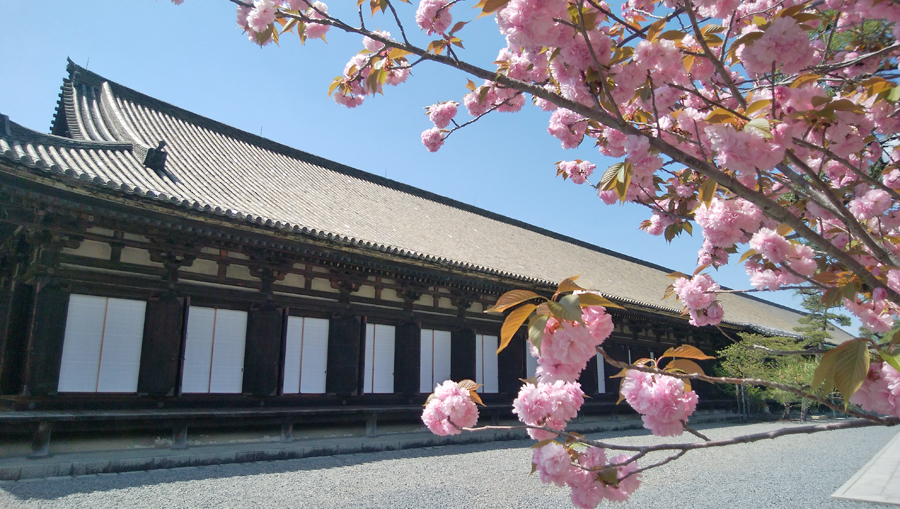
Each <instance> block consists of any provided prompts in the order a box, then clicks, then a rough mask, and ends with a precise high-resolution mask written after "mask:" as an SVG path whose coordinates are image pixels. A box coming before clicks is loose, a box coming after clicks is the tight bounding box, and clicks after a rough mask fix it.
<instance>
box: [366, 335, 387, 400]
mask: <svg viewBox="0 0 900 509" xmlns="http://www.w3.org/2000/svg"><path fill="white" fill-rule="evenodd" d="M363 376H364V377H365V380H364V381H363V392H368V393H392V392H394V326H393V325H380V324H377V325H376V324H366V358H365V370H364V373H363Z"/></svg>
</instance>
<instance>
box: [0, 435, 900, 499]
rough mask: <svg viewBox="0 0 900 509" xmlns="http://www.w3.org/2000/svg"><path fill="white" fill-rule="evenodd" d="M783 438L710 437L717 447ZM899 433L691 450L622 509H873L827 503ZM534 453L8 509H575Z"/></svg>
mask: <svg viewBox="0 0 900 509" xmlns="http://www.w3.org/2000/svg"><path fill="white" fill-rule="evenodd" d="M776 427H777V425H773V424H753V425H744V426H709V427H701V429H702V431H703V432H704V433H705V434H706V435H708V436H709V437H710V438H712V439H714V440H715V439H720V438H725V437H728V436H735V435H738V434H746V433H756V432H761V431H768V430H772V429H775V428H776ZM896 433H897V429H896V428H862V429H855V430H844V431H833V432H828V433H817V434H813V435H798V436H792V437H783V438H779V439H776V440H766V441H762V442H757V443H755V444H750V445H735V446H731V447H727V448H717V449H713V450H707V451H694V452H691V453H689V454H688V455H686V456H685V457H684V458H682V459H680V460H678V461H675V462H672V463H669V464H667V465H665V466H662V467H660V468H656V469H653V470H650V471H648V472H646V473H645V476H644V485H643V486H642V487H641V488H640V489H639V490H638V491H637V492H635V494H634V495H633V496H632V498H631V500H629V501H628V502H627V503H625V504H616V505H615V507H619V508H632V507H634V508H637V507H641V508H646V507H666V508H672V507H677V508H681V507H689V508H703V507H710V508H717V509H720V508H730V507H737V508H745V507H746V508H757V507H789V508H805V507H815V508H830V507H835V508H853V509H860V508H863V507H867V505H866V504H862V503H856V502H839V501H834V500H831V498H830V495H831V493H833V492H834V491H835V490H836V489H837V488H838V487H840V486H841V485H842V484H843V483H844V482H845V481H847V479H849V478H850V477H851V476H852V475H853V474H854V473H856V471H857V470H859V468H861V467H862V466H863V465H864V464H865V463H866V462H867V461H869V459H871V458H872V456H873V455H874V454H875V453H876V452H878V451H879V450H880V449H881V448H882V447H883V446H884V445H885V444H886V443H887V442H888V440H890V438H892V437H893V436H894V434H896ZM613 437H614V438H616V440H615V441H614V442H618V443H629V444H647V443H653V442H658V441H659V440H660V439H657V438H654V437H652V436H649V435H647V434H646V433H642V432H636V431H631V432H620V433H605V434H599V435H594V436H592V438H601V439H604V440H608V439H610V438H613ZM683 440H685V441H691V440H692V437H690V438H688V437H685V438H683ZM529 445H531V442H522V441H520V442H504V443H492V444H479V445H459V446H448V447H432V448H428V449H418V450H406V451H396V452H383V453H372V454H353V455H345V456H333V457H325V458H307V459H302V460H290V461H273V462H261V463H248V464H235V465H221V466H210V467H188V468H179V469H170V470H155V471H149V472H134V473H127V474H100V475H94V476H85V477H77V478H72V477H60V478H50V479H39V480H30V481H19V482H0V507H3V508H7V507H8V508H20V507H21V508H36V507H41V508H45V507H46V508H54V507H79V508H80V507H90V508H107V507H108V508H120V507H122V508H139V507H153V508H157V507H165V508H182V507H183V508H199V507H215V508H228V507H233V508H243V507H315V508H326V507H391V508H395V507H396V508H402V507H410V508H412V507H441V508H444V507H448V508H449V507H459V508H472V507H528V508H534V507H569V504H568V490H567V489H563V488H557V487H556V486H552V485H550V486H548V485H543V484H541V483H540V481H539V480H538V479H537V476H528V472H529V468H530V465H529V463H530V453H531V452H530V450H529V449H528V447H529ZM607 504H608V503H607ZM610 505H611V504H610ZM882 507H883V506H882Z"/></svg>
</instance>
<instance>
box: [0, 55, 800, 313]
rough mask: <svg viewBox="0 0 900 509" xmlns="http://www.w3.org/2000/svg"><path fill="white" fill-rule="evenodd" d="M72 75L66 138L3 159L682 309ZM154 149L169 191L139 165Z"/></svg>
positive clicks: (607, 258)
mask: <svg viewBox="0 0 900 509" xmlns="http://www.w3.org/2000/svg"><path fill="white" fill-rule="evenodd" d="M70 75H71V76H70V79H68V80H65V81H64V85H63V93H62V94H61V99H60V105H59V107H58V108H57V113H56V118H55V120H54V123H53V126H54V127H53V130H54V132H57V133H60V132H63V131H64V130H65V126H67V127H68V132H69V133H70V134H71V135H72V137H73V138H75V139H67V138H63V137H58V136H52V135H44V134H39V133H35V132H33V131H28V130H26V129H24V128H22V127H20V126H17V125H16V124H11V125H12V126H13V128H12V132H13V136H11V137H10V136H0V153H2V156H3V157H4V158H6V159H10V160H13V161H15V162H19V163H22V164H25V165H27V166H30V167H34V168H38V169H42V170H44V171H47V168H57V169H58V171H62V172H64V173H65V174H66V175H67V176H71V177H74V178H78V179H86V180H87V181H92V180H93V179H94V177H98V182H102V184H99V183H98V185H104V186H106V187H109V188H112V189H116V190H119V191H121V192H123V193H130V194H135V195H138V196H141V197H147V198H151V199H156V200H161V201H165V202H167V203H174V204H177V205H179V206H182V207H185V208H187V209H191V210H195V211H200V212H202V213H207V214H215V215H222V216H227V217H233V218H236V219H237V220H239V221H244V222H246V223H251V224H255V225H259V226H260V227H263V228H271V229H286V230H290V231H294V232H297V233H299V234H302V235H312V236H317V237H321V238H328V239H332V240H336V241H338V242H345V243H349V244H353V245H358V246H364V247H366V248H368V249H371V250H373V251H378V252H386V253H392V254H399V255H401V256H407V257H410V258H415V259H420V260H426V261H430V262H434V263H438V264H442V265H447V266H451V267H458V268H463V269H466V270H474V271H479V272H483V273H486V274H493V275H499V276H502V277H508V278H513V279H518V280H522V281H528V282H532V283H538V284H546V285H551V284H554V282H558V281H561V280H562V279H564V278H566V277H569V276H572V275H574V274H581V275H582V278H583V280H588V281H590V282H591V283H592V285H593V287H594V288H595V289H597V290H599V291H601V292H603V293H604V294H605V295H607V296H609V297H613V298H618V299H620V300H622V301H623V302H630V303H634V304H640V305H642V306H648V307H652V308H655V309H660V310H667V311H669V312H675V313H677V312H679V311H680V306H678V305H677V303H676V302H674V301H673V300H668V301H661V300H660V299H661V297H662V294H663V291H664V289H665V288H666V286H668V284H669V283H670V280H669V279H668V278H667V277H666V274H667V273H668V272H669V271H667V270H666V269H664V268H662V267H659V266H656V265H652V264H648V263H645V262H642V261H640V260H636V259H634V258H631V257H627V256H623V255H619V254H617V253H614V252H611V251H609V250H606V249H603V248H600V247H597V246H592V245H589V244H587V243H584V242H580V241H578V240H575V239H571V238H568V237H564V236H561V235H558V234H555V233H553V232H549V231H546V230H543V229H540V228H536V227H534V226H531V225H527V224H524V223H521V222H519V221H515V220H513V219H509V218H506V217H503V216H500V215H497V214H493V213H490V212H487V211H484V210H481V209H477V208H475V207H472V206H469V205H465V204H463V203H459V202H456V201H453V200H450V199H447V198H444V197H441V196H438V195H435V194H432V193H428V192H426V191H422V190H419V189H415V188H412V187H410V186H406V185H404V184H401V183H398V182H394V181H391V180H388V179H386V178H382V177H378V176H375V175H371V174H368V173H364V172H361V171H359V170H355V169H352V168H348V167H346V166H343V165H340V164H337V163H334V162H331V161H327V160H325V159H322V158H320V157H317V156H314V155H311V154H307V153H305V152H302V151H299V150H296V149H293V148H290V147H286V146H283V145H280V144H277V143H275V142H272V141H271V140H267V139H264V138H261V137H259V136H255V135H253V134H250V133H246V132H243V131H239V130H237V129H234V128H232V127H229V126H227V125H224V124H221V123H218V122H215V121H212V120H210V119H207V118H204V117H201V116H199V115H196V114H193V113H190V112H188V111H185V110H182V109H179V108H176V107H174V106H171V105H169V104H166V103H163V102H161V101H159V100H156V99H153V98H151V97H148V96H145V95H143V94H140V93H138V92H136V91H134V90H131V89H128V88H126V87H123V86H121V85H118V84H116V83H113V82H109V81H107V80H106V79H104V78H102V77H100V76H97V75H96V74H93V73H90V72H88V71H86V70H84V69H81V68H79V67H77V66H74V65H71V66H70ZM0 134H2V133H0ZM160 140H164V141H165V142H166V151H167V152H168V158H167V161H166V168H167V169H168V170H169V171H170V172H171V173H172V174H173V175H174V176H175V177H177V179H178V182H175V181H172V180H171V179H169V178H164V177H160V176H159V175H157V174H156V172H154V171H152V170H149V169H147V168H145V167H143V165H142V163H141V160H142V159H141V158H142V154H143V153H145V151H146V150H147V149H149V148H151V147H154V148H155V147H156V144H157V142H158V141H160ZM28 146H31V147H32V148H31V149H27V150H26V148H27V147H28ZM23 147H25V148H23ZM26 152H27V153H26ZM139 155H140V157H139ZM721 300H722V301H723V304H724V305H725V310H726V320H727V321H728V322H730V323H735V324H755V325H756V326H758V327H759V328H760V330H766V331H774V330H777V331H791V330H792V329H793V327H794V326H795V325H797V319H798V318H799V317H800V316H802V315H801V314H799V313H797V312H795V311H793V310H789V309H786V308H784V307H781V306H778V305H774V304H770V303H767V302H764V301H761V300H759V299H755V298H749V297H747V296H743V295H733V294H728V295H722V296H721Z"/></svg>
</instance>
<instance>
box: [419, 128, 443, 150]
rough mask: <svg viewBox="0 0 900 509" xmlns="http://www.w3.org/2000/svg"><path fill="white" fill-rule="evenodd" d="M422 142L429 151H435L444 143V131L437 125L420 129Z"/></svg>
mask: <svg viewBox="0 0 900 509" xmlns="http://www.w3.org/2000/svg"><path fill="white" fill-rule="evenodd" d="M422 144H423V145H425V148H427V149H428V151H429V152H437V151H438V149H439V148H441V146H442V145H443V144H444V133H443V132H441V130H440V129H438V128H437V127H432V128H431V129H427V130H425V131H422Z"/></svg>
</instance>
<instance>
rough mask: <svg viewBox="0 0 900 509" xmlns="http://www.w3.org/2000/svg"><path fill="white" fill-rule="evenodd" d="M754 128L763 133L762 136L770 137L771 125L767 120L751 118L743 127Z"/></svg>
mask: <svg viewBox="0 0 900 509" xmlns="http://www.w3.org/2000/svg"><path fill="white" fill-rule="evenodd" d="M748 128H750V129H756V130H758V131H760V132H761V133H762V135H763V138H766V139H772V138H774V136H772V126H771V125H770V124H769V121H768V120H766V119H764V118H754V119H753V120H751V121H749V122H747V125H745V126H744V129H748Z"/></svg>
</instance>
